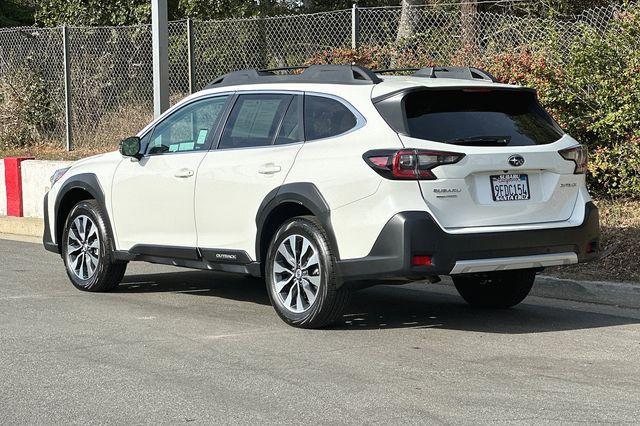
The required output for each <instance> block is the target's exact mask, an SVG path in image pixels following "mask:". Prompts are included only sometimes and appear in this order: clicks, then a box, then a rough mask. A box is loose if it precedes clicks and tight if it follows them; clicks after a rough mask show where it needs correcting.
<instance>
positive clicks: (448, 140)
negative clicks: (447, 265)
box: [374, 86, 584, 228]
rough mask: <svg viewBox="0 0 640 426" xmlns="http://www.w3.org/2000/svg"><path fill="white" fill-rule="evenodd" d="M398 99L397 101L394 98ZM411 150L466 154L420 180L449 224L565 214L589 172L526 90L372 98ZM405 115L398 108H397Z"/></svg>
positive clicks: (424, 91) (423, 91) (527, 220)
mask: <svg viewBox="0 0 640 426" xmlns="http://www.w3.org/2000/svg"><path fill="white" fill-rule="evenodd" d="M394 98H395V99H394ZM374 102H375V103H376V107H377V108H378V110H379V111H380V113H381V114H382V115H383V117H385V119H386V120H387V122H388V123H389V124H390V125H391V126H392V127H394V128H395V129H396V130H397V131H398V133H399V136H400V139H401V141H402V143H403V145H404V146H405V147H406V148H410V149H418V150H433V151H439V152H442V151H444V152H454V153H458V154H463V155H464V157H462V159H461V160H460V161H457V162H455V163H454V164H446V165H440V166H437V167H435V168H434V169H433V170H432V172H433V175H435V179H428V180H419V181H418V185H419V186H420V189H421V191H422V195H423V197H424V200H425V203H426V204H427V205H428V207H429V209H430V211H431V212H432V213H433V214H434V215H435V216H436V219H437V220H438V221H439V222H440V223H441V224H442V226H444V227H445V228H466V227H480V226H502V225H522V224H532V223H540V222H557V221H564V220H567V219H568V218H569V217H570V216H571V213H572V211H573V208H574V205H575V202H576V198H577V196H578V191H579V189H580V186H581V182H582V181H583V179H584V175H578V174H574V169H575V164H574V163H573V162H571V161H568V160H566V159H564V158H563V157H562V156H561V155H560V154H559V150H560V149H563V148H566V147H569V146H573V145H576V144H577V142H575V141H574V140H573V139H572V138H571V137H569V136H568V135H565V134H564V133H563V132H562V130H561V129H560V128H559V127H558V125H557V124H556V123H555V122H554V121H553V119H552V118H551V117H550V116H549V114H547V113H546V112H545V111H544V109H543V108H542V107H541V106H540V104H539V103H538V101H537V98H536V94H535V92H534V91H532V90H529V89H520V88H505V87H504V86H499V88H484V87H477V86H474V87H446V88H442V87H440V88H433V89H432V88H420V89H415V90H409V91H406V92H404V93H399V94H395V95H393V96H390V97H387V98H385V99H381V100H380V99H379V100H377V102H376V100H374ZM399 110H400V111H401V114H398V111H399Z"/></svg>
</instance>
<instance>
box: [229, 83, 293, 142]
mask: <svg viewBox="0 0 640 426" xmlns="http://www.w3.org/2000/svg"><path fill="white" fill-rule="evenodd" d="M292 98H293V96H292V95H285V94H268V93H265V94H256V95H240V96H239V97H238V100H237V101H236V103H235V105H234V106H233V109H232V110H231V114H230V115H229V119H228V120H227V124H226V125H225V127H224V132H223V133H222V138H221V139H220V145H219V146H218V148H219V149H228V148H247V147H253V146H266V145H271V144H272V143H273V140H274V138H275V136H276V132H277V131H278V127H279V125H280V121H281V119H282V116H283V115H284V113H285V111H286V110H287V107H288V106H289V103H290V102H291V99H292Z"/></svg>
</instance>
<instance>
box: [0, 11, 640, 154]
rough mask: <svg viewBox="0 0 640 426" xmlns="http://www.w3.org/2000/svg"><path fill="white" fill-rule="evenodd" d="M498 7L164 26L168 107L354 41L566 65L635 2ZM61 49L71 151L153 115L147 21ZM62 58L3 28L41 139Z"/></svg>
mask: <svg viewBox="0 0 640 426" xmlns="http://www.w3.org/2000/svg"><path fill="white" fill-rule="evenodd" d="M514 3H515V2H514ZM500 5H501V8H500V9H498V10H492V11H487V12H485V11H478V10H477V9H475V8H473V7H465V5H464V4H462V5H460V4H458V3H455V4H454V3H451V4H447V5H438V6H415V7H410V8H401V7H384V8H353V9H351V10H339V11H334V12H326V13H317V14H307V15H292V16H281V17H272V18H264V19H259V18H255V19H234V20H225V21H192V22H189V21H177V22H171V23H169V28H168V33H169V87H170V99H171V103H175V102H177V101H178V100H179V99H181V98H182V97H184V96H185V95H187V94H188V93H189V92H190V91H192V90H200V89H201V88H202V87H204V86H205V85H206V84H207V83H209V82H210V81H212V80H213V79H214V78H215V77H216V76H219V75H221V74H224V73H226V72H229V71H231V70H236V69H243V68H277V67H285V66H295V65H300V64H303V63H305V62H307V61H308V60H309V59H310V58H311V57H313V56H314V55H322V54H323V53H322V52H325V51H328V50H333V49H336V48H351V47H352V46H356V45H366V46H370V47H384V48H386V49H391V50H393V52H394V54H393V55H390V56H389V57H388V58H385V59H384V60H383V62H384V63H383V65H384V66H388V67H393V66H402V65H403V64H406V63H408V62H410V63H412V64H413V63H416V62H419V63H420V64H421V65H424V66H426V65H431V64H437V65H447V64H455V65H473V64H476V63H478V62H480V59H481V58H482V57H483V56H486V55H488V54H495V53H500V52H511V51H513V50H514V49H519V48H521V47H523V46H527V47H528V48H531V46H536V45H545V46H553V52H554V53H553V58H554V59H555V60H556V61H559V64H558V65H562V60H563V57H564V54H565V53H566V49H568V45H569V43H567V42H566V41H567V40H570V39H572V38H574V37H575V36H576V35H577V34H578V29H579V28H581V27H582V26H590V27H592V28H594V29H597V30H600V31H604V30H605V29H606V28H607V26H608V25H609V22H610V20H611V19H612V18H613V17H614V16H616V14H619V13H622V12H624V8H625V7H635V5H629V4H627V5H626V6H622V5H619V4H611V5H609V6H606V7H599V8H595V9H589V10H586V11H584V12H583V13H581V14H580V15H578V16H571V17H562V18H541V17H535V16H529V15H527V14H523V13H515V12H514V11H513V10H512V9H510V8H509V7H508V6H509V3H508V2H505V1H501V2H500ZM67 49H68V54H69V56H68V69H67V71H68V73H69V74H68V75H69V81H70V93H71V102H70V105H71V114H70V116H71V130H72V134H73V142H74V143H73V145H74V146H75V147H78V148H92V147H103V146H115V144H116V143H117V141H118V140H119V139H120V138H122V137H124V136H128V135H130V134H134V133H135V132H137V130H139V129H140V128H141V127H143V126H144V125H145V124H146V123H147V122H148V121H149V120H150V119H151V118H152V111H153V107H152V102H153V93H152V92H153V90H152V78H153V77H152V75H153V73H152V49H151V26H150V25H138V26H127V27H68V28H67ZM63 58H64V46H63V29H62V28H46V29H44V28H18V29H4V30H0V84H3V85H7V84H8V85H9V86H11V81H14V80H15V79H18V81H24V80H25V75H29V76H31V77H30V78H32V77H33V76H36V77H37V79H38V81H40V82H41V83H42V88H43V89H44V90H43V93H46V99H45V100H43V101H42V102H44V103H45V104H46V112H47V114H48V115H47V114H45V115H46V116H45V117H43V118H42V119H43V120H48V121H49V122H48V123H45V124H46V125H42V126H38V123H36V124H34V126H35V128H38V131H39V132H40V134H41V135H42V139H44V140H48V141H57V142H58V143H59V144H60V145H61V146H64V143H65V140H64V139H65V125H66V122H65V87H64V82H65V77H64V76H65V73H64V71H65V61H64V60H63ZM190 58H192V59H193V60H190ZM407 58H410V60H407ZM385 61H386V62H385ZM1 87H2V86H0V88H1ZM1 102H2V99H0V103H1ZM42 102H41V103H42ZM3 118H6V117H2V109H0V120H1V119H3ZM39 119H40V118H38V120H39Z"/></svg>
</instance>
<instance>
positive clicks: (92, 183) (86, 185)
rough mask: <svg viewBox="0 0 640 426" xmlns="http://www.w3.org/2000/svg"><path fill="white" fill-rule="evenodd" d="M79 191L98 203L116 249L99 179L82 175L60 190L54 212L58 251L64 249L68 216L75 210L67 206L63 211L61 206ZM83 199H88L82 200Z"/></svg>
mask: <svg viewBox="0 0 640 426" xmlns="http://www.w3.org/2000/svg"><path fill="white" fill-rule="evenodd" d="M78 190H80V191H84V192H86V193H87V194H89V195H90V196H91V197H90V198H93V199H94V200H96V202H97V203H98V206H99V207H100V209H101V210H102V212H103V213H104V214H103V216H104V217H103V220H104V221H105V226H106V227H107V232H108V233H109V240H110V241H109V242H110V243H111V247H115V240H114V234H113V228H112V226H111V220H110V218H109V215H108V213H107V209H106V205H105V201H104V191H103V190H102V187H101V186H100V183H99V181H98V177H97V176H96V175H95V174H93V173H80V174H77V175H74V176H72V177H71V178H69V179H68V180H67V181H66V182H65V183H64V184H63V185H62V188H60V191H58V196H57V197H56V200H55V205H54V212H55V215H56V216H55V217H56V220H55V233H56V234H55V235H56V243H57V246H58V250H59V251H60V250H61V247H62V244H61V241H60V239H61V237H62V232H63V228H64V224H65V222H66V219H67V218H66V216H67V215H68V213H69V212H70V211H71V209H72V208H73V205H71V206H68V205H65V206H64V207H65V209H63V210H61V207H62V206H61V205H62V202H63V200H65V197H66V196H67V195H69V194H70V193H72V192H73V191H78ZM82 199H87V198H82ZM78 201H80V200H78ZM75 204H76V203H74V205H75ZM65 211H66V212H67V213H66V214H64V212H65ZM45 213H46V212H45ZM63 216H64V217H63Z"/></svg>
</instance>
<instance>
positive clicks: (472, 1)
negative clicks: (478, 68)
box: [460, 0, 478, 65]
mask: <svg viewBox="0 0 640 426" xmlns="http://www.w3.org/2000/svg"><path fill="white" fill-rule="evenodd" d="M477 16H478V2H477V0H462V1H461V2H460V24H461V34H460V38H461V41H462V50H463V52H464V53H465V58H464V60H465V62H466V63H467V64H469V65H471V63H472V62H473V61H474V60H475V57H476V55H477V53H478V41H477V40H478V39H477V31H476V17H477Z"/></svg>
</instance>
